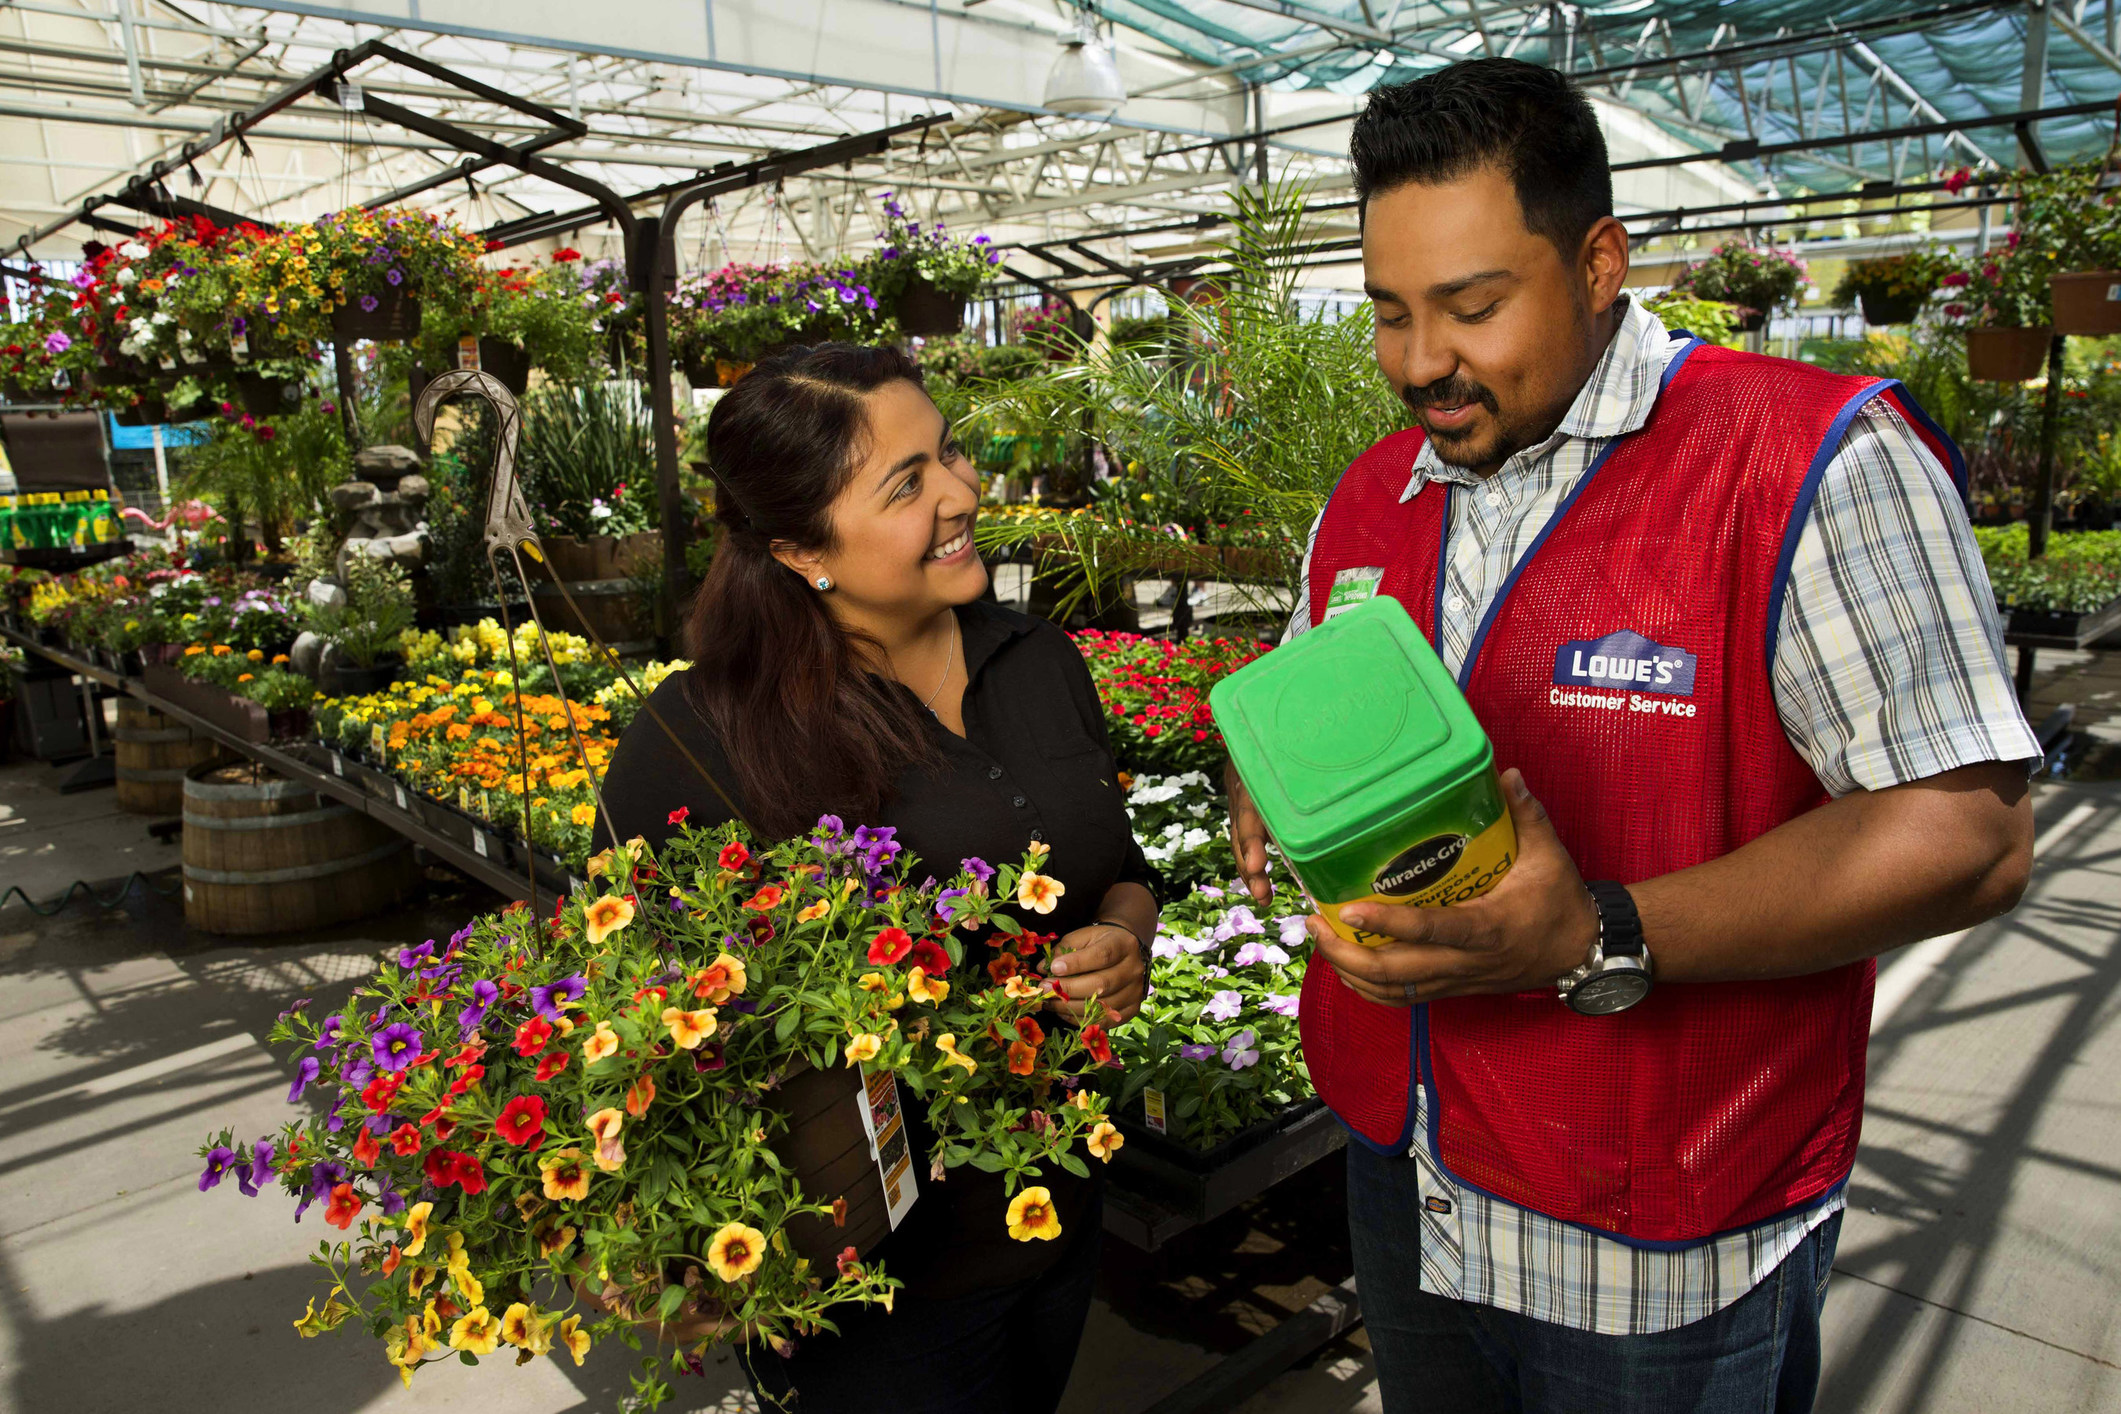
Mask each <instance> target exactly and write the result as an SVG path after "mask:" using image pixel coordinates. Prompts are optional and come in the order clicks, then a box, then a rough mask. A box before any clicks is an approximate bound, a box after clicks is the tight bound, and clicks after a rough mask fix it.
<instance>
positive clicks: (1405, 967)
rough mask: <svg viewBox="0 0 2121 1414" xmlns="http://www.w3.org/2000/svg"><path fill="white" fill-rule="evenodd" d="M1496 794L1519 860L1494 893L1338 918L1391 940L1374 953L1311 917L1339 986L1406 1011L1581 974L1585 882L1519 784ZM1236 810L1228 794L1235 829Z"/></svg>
mask: <svg viewBox="0 0 2121 1414" xmlns="http://www.w3.org/2000/svg"><path fill="white" fill-rule="evenodd" d="M1502 788H1503V795H1504V797H1505V798H1506V799H1507V800H1508V802H1509V807H1510V820H1511V823H1512V824H1514V825H1515V826H1516V828H1517V861H1516V863H1514V864H1512V865H1511V866H1510V871H1509V872H1508V873H1507V874H1504V875H1503V876H1502V879H1501V881H1500V882H1498V883H1497V884H1496V885H1495V887H1494V888H1492V889H1490V890H1488V892H1486V893H1484V894H1482V895H1481V896H1480V897H1479V898H1476V899H1469V900H1467V901H1466V902H1464V903H1460V904H1453V905H1451V906H1450V907H1448V908H1409V907H1401V906H1398V905H1394V904H1377V903H1365V904H1350V905H1349V906H1348V907H1346V908H1344V909H1342V910H1341V913H1340V916H1341V917H1342V919H1344V920H1345V921H1346V922H1347V923H1349V924H1350V925H1351V926H1354V927H1357V928H1362V929H1366V930H1367V931H1370V932H1373V933H1382V934H1384V935H1386V936H1387V937H1390V938H1392V939H1394V940H1395V941H1393V942H1389V943H1385V944H1382V945H1381V946H1378V947H1374V948H1366V947H1364V946H1362V945H1361V944H1360V943H1351V942H1349V941H1347V940H1346V939H1345V938H1342V937H1341V936H1340V935H1339V934H1338V933H1335V932H1334V931H1333V929H1332V928H1331V927H1330V926H1328V924H1327V923H1326V920H1325V919H1324V918H1322V917H1320V916H1318V915H1317V914H1313V915H1312V916H1311V918H1310V919H1309V921H1308V922H1307V923H1306V925H1305V926H1306V927H1308V928H1309V929H1310V932H1311V938H1312V941H1314V942H1315V943H1316V944H1317V945H1318V953H1319V955H1320V956H1321V957H1323V958H1325V960H1326V961H1327V962H1329V963H1331V964H1332V966H1333V970H1334V971H1336V972H1338V973H1339V974H1340V976H1341V980H1342V981H1344V982H1346V983H1347V984H1348V985H1349V986H1350V987H1353V988H1354V989H1355V990H1356V991H1358V992H1360V993H1361V994H1362V995H1363V996H1365V997H1368V998H1369V999H1370V1000H1371V1001H1373V1002H1381V1003H1383V1004H1384V1005H1386V1006H1411V1005H1412V1004H1414V1003H1415V1002H1429V1001H1435V1000H1436V999H1437V998H1439V997H1461V996H1470V995H1475V994H1479V993H1487V992H1505V993H1507V992H1529V991H1536V990H1537V989H1539V988H1541V987H1551V986H1552V985H1553V984H1554V982H1555V981H1556V979H1558V978H1560V977H1561V976H1562V975H1563V974H1565V973H1568V972H1571V971H1574V970H1575V969H1576V968H1578V967H1580V966H1582V965H1583V962H1584V960H1585V959H1586V958H1587V957H1589V955H1590V950H1591V943H1592V942H1593V941H1594V940H1595V939H1596V938H1597V936H1598V913H1597V910H1596V909H1594V908H1593V907H1592V905H1591V896H1590V894H1589V893H1588V892H1587V891H1586V890H1585V889H1584V886H1583V876H1582V875H1581V874H1579V873H1578V872H1577V870H1576V861H1574V860H1573V859H1571V858H1569V852H1568V851H1567V850H1566V849H1564V848H1562V844H1561V840H1560V839H1559V838H1558V837H1557V836H1556V835H1555V834H1554V826H1553V823H1552V822H1551V821H1550V820H1548V819H1547V812H1546V810H1545V808H1544V807H1542V806H1541V805H1540V803H1539V802H1538V801H1536V800H1534V799H1533V798H1532V793H1531V791H1529V790H1527V789H1526V788H1525V783H1524V777H1523V776H1521V775H1519V774H1518V773H1517V772H1516V771H1514V770H1511V771H1505V772H1504V773H1503V777H1502ZM1235 801H1236V797H1235V796H1234V795H1233V796H1232V806H1231V815H1232V819H1233V822H1234V820H1235V818H1236V810H1237V807H1236V804H1235ZM1247 805H1248V808H1249V802H1248V803H1247ZM1252 818H1253V819H1255V820H1257V819H1258V816H1257V815H1256V814H1255V815H1253V817H1252Z"/></svg>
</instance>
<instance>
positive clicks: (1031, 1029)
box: [1016, 1016, 1046, 1046]
mask: <svg viewBox="0 0 2121 1414" xmlns="http://www.w3.org/2000/svg"><path fill="white" fill-rule="evenodd" d="M1016 1034H1017V1036H1018V1037H1019V1038H1020V1039H1021V1040H1022V1041H1023V1043H1024V1044H1025V1045H1027V1046H1035V1045H1037V1044H1038V1043H1039V1042H1041V1041H1043V1040H1045V1039H1046V1033H1045V1032H1044V1031H1042V1030H1040V1029H1039V1024H1038V1023H1037V1022H1036V1021H1033V1020H1032V1019H1031V1018H1030V1017H1028V1016H1019V1017H1018V1018H1017V1019H1016Z"/></svg>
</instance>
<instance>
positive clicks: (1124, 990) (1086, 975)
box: [1052, 923, 1149, 1026]
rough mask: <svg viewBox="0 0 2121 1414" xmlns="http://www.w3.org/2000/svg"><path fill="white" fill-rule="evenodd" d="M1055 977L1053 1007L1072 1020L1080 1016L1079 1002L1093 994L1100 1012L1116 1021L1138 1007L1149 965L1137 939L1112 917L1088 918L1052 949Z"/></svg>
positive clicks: (1109, 1020) (1108, 1020) (1112, 1022)
mask: <svg viewBox="0 0 2121 1414" xmlns="http://www.w3.org/2000/svg"><path fill="white" fill-rule="evenodd" d="M1052 971H1053V980H1054V984H1055V985H1056V986H1057V987H1059V989H1060V995H1059V996H1057V997H1055V998H1054V1000H1053V1009H1054V1010H1055V1011H1057V1012H1059V1013H1061V1014H1062V1015H1063V1016H1066V1017H1068V1018H1069V1019H1070V1020H1073V1021H1078V1022H1079V1021H1081V1020H1082V1019H1083V1003H1084V1002H1086V1001H1088V1000H1089V998H1090V996H1091V994H1092V993H1095V994H1096V996H1097V1002H1098V1005H1099V1006H1100V1007H1101V1008H1103V1012H1102V1014H1101V1015H1100V1017H1099V1018H1098V1019H1099V1020H1100V1021H1102V1022H1104V1023H1105V1024H1106V1025H1108V1026H1117V1025H1118V1024H1119V1023H1120V1022H1122V1021H1126V1020H1129V1019H1130V1018H1132V1017H1133V1015H1134V1013H1136V1012H1138V1011H1140V1010H1141V1006H1142V997H1143V996H1144V995H1146V993H1147V984H1148V981H1149V974H1148V970H1147V969H1146V968H1144V967H1143V966H1142V948H1141V943H1140V941H1139V940H1137V939H1136V938H1135V936H1134V935H1133V934H1132V933H1130V932H1128V931H1127V930H1126V929H1125V928H1122V927H1119V926H1118V925H1117V924H1112V923H1092V924H1091V925H1090V926H1089V927H1087V928H1078V929H1076V930H1075V931H1074V932H1072V933H1070V934H1068V935H1067V936H1065V937H1063V938H1062V939H1061V940H1060V945H1059V947H1058V948H1057V949H1056V950H1055V952H1054V955H1053V968H1052Z"/></svg>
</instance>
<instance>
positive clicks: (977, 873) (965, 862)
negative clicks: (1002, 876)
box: [957, 855, 994, 884]
mask: <svg viewBox="0 0 2121 1414" xmlns="http://www.w3.org/2000/svg"><path fill="white" fill-rule="evenodd" d="M957 867H958V868H960V869H962V870H964V871H965V872H966V873H967V874H970V875H971V876H972V877H973V878H975V879H977V880H979V881H980V882H981V883H982V884H991V883H993V882H994V866H993V865H992V864H989V863H988V862H987V861H986V860H984V859H981V858H980V857H979V856H977V855H974V856H973V857H972V858H970V859H961V860H959V861H958V865H957Z"/></svg>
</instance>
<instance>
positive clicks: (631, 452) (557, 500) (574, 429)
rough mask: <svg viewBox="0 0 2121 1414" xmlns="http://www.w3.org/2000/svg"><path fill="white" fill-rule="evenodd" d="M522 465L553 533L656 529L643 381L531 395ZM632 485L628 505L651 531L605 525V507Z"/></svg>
mask: <svg viewBox="0 0 2121 1414" xmlns="http://www.w3.org/2000/svg"><path fill="white" fill-rule="evenodd" d="M470 464H471V465H474V466H476V465H479V464H480V463H479V462H478V461H476V460H473V461H471V462H470ZM516 466H517V468H518V470H519V471H520V472H521V473H522V477H523V486H524V489H525V491H527V492H528V493H529V496H530V499H531V501H532V502H533V503H534V504H535V505H536V507H537V509H538V511H539V513H540V515H539V519H540V520H541V521H542V522H544V524H545V525H546V527H547V528H548V529H551V530H557V531H561V532H564V533H567V534H572V535H582V536H589V535H606V534H612V533H615V532H616V531H620V530H639V529H643V528H648V529H652V528H654V526H655V523H656V521H655V507H656V501H655V495H654V486H655V440H654V431H653V427H652V424H651V423H650V421H649V416H648V402H647V399H646V398H645V397H644V396H643V395H642V389H641V386H640V385H639V384H638V383H634V382H630V381H627V380H622V379H613V380H610V381H592V382H586V383H576V384H561V383H548V384H546V385H544V386H543V387H541V388H538V389H536V390H535V391H533V392H532V393H530V394H529V396H527V397H526V398H525V399H524V400H523V433H522V443H521V445H520V447H519V448H518V450H517V454H516ZM629 487H630V488H632V490H633V491H634V493H635V494H633V495H632V496H627V497H624V498H623V499H624V502H625V503H626V504H627V505H628V506H630V507H631V509H632V512H633V514H634V515H635V516H638V517H644V518H645V520H646V525H645V527H644V526H643V525H636V524H625V525H613V524H605V523H602V522H604V521H605V520H606V519H607V517H605V516H598V515H597V514H595V512H596V511H597V509H598V508H599V506H602V507H604V508H605V509H606V510H607V511H608V510H609V509H610V508H611V507H612V506H613V505H615V504H618V503H619V501H620V499H621V498H620V492H621V488H629Z"/></svg>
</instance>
